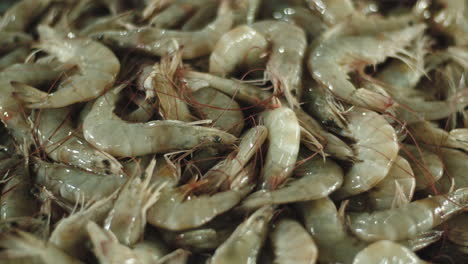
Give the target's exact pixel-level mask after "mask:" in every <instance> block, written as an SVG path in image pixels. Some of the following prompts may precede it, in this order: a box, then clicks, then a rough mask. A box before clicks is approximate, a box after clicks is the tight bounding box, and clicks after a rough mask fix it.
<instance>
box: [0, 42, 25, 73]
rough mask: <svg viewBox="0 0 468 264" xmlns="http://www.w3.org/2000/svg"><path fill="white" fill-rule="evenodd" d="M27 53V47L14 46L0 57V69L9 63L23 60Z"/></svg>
mask: <svg viewBox="0 0 468 264" xmlns="http://www.w3.org/2000/svg"><path fill="white" fill-rule="evenodd" d="M28 55H29V48H28V47H19V48H15V49H14V50H13V51H10V52H9V53H7V54H4V55H3V56H2V57H1V58H0V71H2V70H3V69H5V68H7V67H9V66H10V65H13V64H16V63H21V62H23V61H24V60H25V59H26V58H27V57H28Z"/></svg>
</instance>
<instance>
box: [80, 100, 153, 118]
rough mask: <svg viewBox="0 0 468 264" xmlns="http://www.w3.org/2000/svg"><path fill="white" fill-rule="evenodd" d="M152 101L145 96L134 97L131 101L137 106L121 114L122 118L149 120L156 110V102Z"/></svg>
mask: <svg viewBox="0 0 468 264" xmlns="http://www.w3.org/2000/svg"><path fill="white" fill-rule="evenodd" d="M152 101H153V100H151V99H146V98H145V97H136V98H135V99H134V100H133V102H134V103H135V104H136V105H137V106H138V108H137V109H135V110H133V111H132V112H130V113H128V114H125V115H124V116H122V119H124V120H126V121H128V122H135V123H143V122H148V121H150V120H151V117H153V115H154V114H156V112H157V111H156V103H153V102H152ZM83 120H84V119H83Z"/></svg>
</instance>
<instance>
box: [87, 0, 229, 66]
mask: <svg viewBox="0 0 468 264" xmlns="http://www.w3.org/2000/svg"><path fill="white" fill-rule="evenodd" d="M171 19H173V18H172V17H171ZM232 23H233V14H232V10H231V8H230V6H229V1H226V0H223V1H222V2H221V5H220V7H219V10H218V14H217V18H216V19H215V20H214V21H213V22H212V23H210V24H208V25H207V26H206V27H205V28H203V29H202V30H198V31H194V32H182V31H176V30H166V29H159V28H150V27H145V28H137V29H133V30H127V31H105V32H100V33H97V34H94V35H93V36H94V37H95V38H96V39H99V40H100V41H102V42H104V43H107V44H109V45H111V46H115V47H119V48H131V49H136V50H139V51H142V52H145V53H148V54H151V55H156V56H163V55H167V54H169V53H172V52H174V51H176V50H177V49H178V48H179V47H180V46H182V47H183V49H182V58H183V59H194V58H198V57H201V56H205V55H208V54H210V52H211V51H212V50H213V48H214V46H215V44H216V42H217V41H218V39H219V38H220V37H221V36H222V35H223V34H224V33H225V32H226V31H228V30H229V29H230V28H231V26H232Z"/></svg>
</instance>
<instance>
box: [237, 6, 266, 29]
mask: <svg viewBox="0 0 468 264" xmlns="http://www.w3.org/2000/svg"><path fill="white" fill-rule="evenodd" d="M233 2H234V3H235V4H234V6H235V8H234V10H235V12H234V15H235V21H236V25H241V24H247V25H250V24H252V23H253V22H255V18H256V16H257V14H258V12H259V9H260V7H261V5H262V0H235V1H233Z"/></svg>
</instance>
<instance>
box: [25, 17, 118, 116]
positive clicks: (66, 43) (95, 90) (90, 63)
mask: <svg viewBox="0 0 468 264" xmlns="http://www.w3.org/2000/svg"><path fill="white" fill-rule="evenodd" d="M38 30H39V33H40V35H41V43H40V44H39V47H40V48H41V49H43V50H44V51H47V52H49V53H51V54H53V55H54V56H56V57H57V58H58V59H59V60H60V61H61V62H64V63H68V64H76V65H77V66H78V68H79V70H80V73H79V74H74V75H72V76H70V77H68V78H66V79H65V80H64V81H62V82H61V83H60V85H59V87H58V88H57V91H55V92H52V93H46V92H42V91H39V90H37V89H35V88H31V87H30V88H28V87H22V88H21V89H16V94H17V96H18V97H19V98H20V99H21V100H22V101H24V102H25V103H26V105H27V106H28V107H30V108H59V107H64V106H67V105H71V104H74V103H77V102H84V101H89V100H92V99H94V98H96V97H98V96H99V95H101V94H103V93H104V92H105V91H106V90H108V89H110V88H111V86H112V84H113V83H114V81H115V78H116V76H117V74H118V73H119V69H120V62H119V60H118V59H117V57H116V56H115V55H114V53H113V52H112V51H111V50H110V49H108V48H107V47H106V46H104V45H102V44H101V43H98V42H95V41H93V40H90V39H62V38H60V37H58V36H55V35H54V34H55V32H54V31H53V29H51V28H49V27H47V26H39V28H38ZM44 36H47V38H44ZM51 36H52V37H51Z"/></svg>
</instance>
